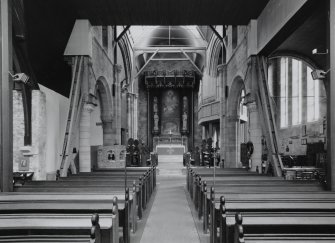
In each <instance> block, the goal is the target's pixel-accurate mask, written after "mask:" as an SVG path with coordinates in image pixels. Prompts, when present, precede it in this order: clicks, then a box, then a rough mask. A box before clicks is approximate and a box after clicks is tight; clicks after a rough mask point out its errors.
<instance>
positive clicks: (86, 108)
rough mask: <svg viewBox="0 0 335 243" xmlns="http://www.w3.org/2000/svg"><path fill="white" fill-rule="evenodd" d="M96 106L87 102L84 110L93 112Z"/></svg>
mask: <svg viewBox="0 0 335 243" xmlns="http://www.w3.org/2000/svg"><path fill="white" fill-rule="evenodd" d="M94 108H95V106H94V105H93V104H91V103H86V104H84V106H83V111H85V112H88V113H91V112H92V111H93V110H94Z"/></svg>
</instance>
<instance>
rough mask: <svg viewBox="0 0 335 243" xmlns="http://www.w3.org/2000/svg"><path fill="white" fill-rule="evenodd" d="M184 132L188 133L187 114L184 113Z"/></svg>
mask: <svg viewBox="0 0 335 243" xmlns="http://www.w3.org/2000/svg"><path fill="white" fill-rule="evenodd" d="M183 131H187V113H186V111H184V113H183Z"/></svg>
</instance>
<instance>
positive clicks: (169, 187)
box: [141, 176, 200, 243]
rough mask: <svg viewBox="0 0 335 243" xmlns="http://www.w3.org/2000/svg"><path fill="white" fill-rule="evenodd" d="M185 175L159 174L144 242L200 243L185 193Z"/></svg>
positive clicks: (142, 242) (144, 233)
mask: <svg viewBox="0 0 335 243" xmlns="http://www.w3.org/2000/svg"><path fill="white" fill-rule="evenodd" d="M185 180H186V179H185V176H159V177H158V183H159V184H158V187H157V194H156V196H155V201H154V204H153V206H152V208H151V211H150V214H149V218H148V220H147V223H146V225H145V229H144V232H143V236H142V239H141V243H157V242H159V243H172V242H173V243H179V242H180V243H185V242H192V243H200V239H199V236H198V233H197V230H196V226H195V224H194V221H193V217H192V214H191V210H190V208H189V205H188V202H187V199H186V195H185V190H184V186H185Z"/></svg>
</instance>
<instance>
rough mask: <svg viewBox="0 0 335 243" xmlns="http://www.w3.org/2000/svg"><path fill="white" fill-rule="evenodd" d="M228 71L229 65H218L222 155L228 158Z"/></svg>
mask: <svg viewBox="0 0 335 243" xmlns="http://www.w3.org/2000/svg"><path fill="white" fill-rule="evenodd" d="M226 72H227V65H226V64H222V65H219V66H218V76H219V77H218V78H219V99H220V138H219V140H220V144H219V146H220V157H221V159H224V160H226V157H225V151H226V148H225V144H226V143H225V127H226V107H227V102H226V92H225V89H226V81H227V79H226Z"/></svg>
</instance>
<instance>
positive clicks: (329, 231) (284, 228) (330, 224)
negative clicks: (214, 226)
mask: <svg viewBox="0 0 335 243" xmlns="http://www.w3.org/2000/svg"><path fill="white" fill-rule="evenodd" d="M222 217H225V218H226V222H227V225H225V226H223V227H224V228H225V230H223V231H222V234H221V235H220V242H234V243H242V242H259V243H262V242H264V243H265V242H276V243H278V242H281V243H284V242H286V243H288V242H334V239H335V231H334V228H335V214H333V213H332V214H330V213H327V214H323V213H318V214H314V215H311V214H306V213H300V214H299V213H295V214H283V213H280V214H271V215H269V214H268V215H259V214H254V215H243V218H242V215H241V214H240V213H236V215H235V216H234V215H231V216H225V215H222Z"/></svg>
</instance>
